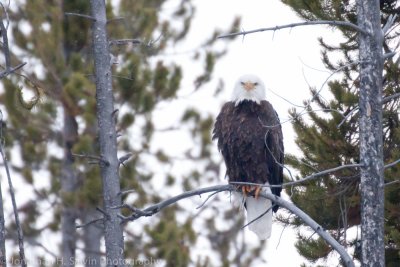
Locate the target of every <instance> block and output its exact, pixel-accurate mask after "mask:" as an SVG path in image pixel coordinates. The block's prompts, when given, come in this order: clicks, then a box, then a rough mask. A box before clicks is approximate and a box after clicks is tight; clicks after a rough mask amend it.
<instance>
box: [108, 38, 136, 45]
mask: <svg viewBox="0 0 400 267" xmlns="http://www.w3.org/2000/svg"><path fill="white" fill-rule="evenodd" d="M108 43H109V46H113V45H127V44H141V43H143V42H142V41H141V40H139V39H117V40H111V41H109V42H108Z"/></svg>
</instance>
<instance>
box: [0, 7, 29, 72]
mask: <svg viewBox="0 0 400 267" xmlns="http://www.w3.org/2000/svg"><path fill="white" fill-rule="evenodd" d="M1 6H2V7H3V10H4V12H5V13H6V16H8V15H7V14H8V13H7V12H6V10H5V8H4V6H3V5H2V4H1ZM7 22H8V18H7ZM0 32H1V36H2V37H3V54H4V59H5V62H6V67H5V70H4V71H3V72H1V73H0V79H2V78H4V77H6V76H7V75H9V74H11V73H13V72H15V71H17V70H18V69H20V68H22V67H23V66H24V65H25V64H26V63H21V64H19V65H18V66H16V67H11V55H10V48H9V46H8V35H7V28H6V26H4V23H3V19H2V17H0Z"/></svg>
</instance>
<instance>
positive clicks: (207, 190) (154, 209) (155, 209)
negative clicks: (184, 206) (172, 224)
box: [123, 185, 233, 222]
mask: <svg viewBox="0 0 400 267" xmlns="http://www.w3.org/2000/svg"><path fill="white" fill-rule="evenodd" d="M232 188H233V187H232V186H231V185H223V186H221V185H217V186H211V187H206V188H201V189H196V190H192V191H187V192H184V193H182V194H180V195H177V196H175V197H172V198H170V199H167V200H164V201H161V202H160V203H157V204H155V205H152V206H150V207H147V208H146V209H144V210H140V212H139V213H137V212H136V213H134V214H132V215H131V216H128V217H126V218H125V219H124V220H123V222H128V221H134V220H137V219H138V218H140V217H143V216H145V217H148V216H152V215H154V214H156V213H158V212H159V211H160V210H162V209H164V208H166V207H168V206H170V205H172V204H175V203H176V202H178V201H179V200H182V199H185V198H189V197H192V196H198V195H202V194H205V193H210V192H215V191H219V192H222V191H230V190H231V189H232Z"/></svg>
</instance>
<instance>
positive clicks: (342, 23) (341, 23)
mask: <svg viewBox="0 0 400 267" xmlns="http://www.w3.org/2000/svg"><path fill="white" fill-rule="evenodd" d="M324 24H325V25H326V24H327V25H334V26H345V27H349V28H352V29H354V30H356V31H358V32H361V33H363V34H369V33H368V32H367V31H366V30H364V29H362V28H361V27H359V26H358V25H356V24H353V23H350V22H347V21H335V20H315V21H304V22H298V23H290V24H285V25H277V26H275V27H268V28H260V29H256V30H251V31H241V32H234V33H229V34H224V35H220V36H218V37H217V38H218V39H222V38H228V37H234V36H238V35H243V36H245V35H246V34H251V33H256V32H264V31H277V30H281V29H285V28H294V27H298V26H308V25H324Z"/></svg>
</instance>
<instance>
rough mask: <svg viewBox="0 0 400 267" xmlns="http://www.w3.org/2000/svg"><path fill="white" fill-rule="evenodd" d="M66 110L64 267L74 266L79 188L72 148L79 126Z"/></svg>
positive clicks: (63, 221)
mask: <svg viewBox="0 0 400 267" xmlns="http://www.w3.org/2000/svg"><path fill="white" fill-rule="evenodd" d="M67 112H68V109H66V108H64V126H63V127H64V128H63V140H64V160H63V165H62V170H61V195H62V201H63V206H62V212H61V213H62V214H61V233H62V245H61V249H62V266H74V265H75V262H74V259H75V250H76V227H75V224H76V223H75V222H76V216H77V209H76V205H75V201H74V197H73V195H74V192H75V191H76V189H77V186H78V178H77V173H76V171H75V168H74V166H73V162H74V160H73V157H72V154H71V148H72V146H73V144H74V143H75V142H76V138H77V135H78V126H77V123H76V121H75V118H74V117H73V116H71V115H69V114H68V113H67Z"/></svg>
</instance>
